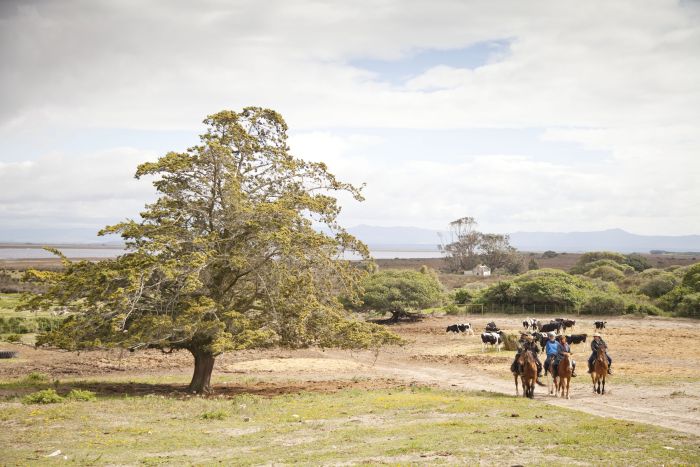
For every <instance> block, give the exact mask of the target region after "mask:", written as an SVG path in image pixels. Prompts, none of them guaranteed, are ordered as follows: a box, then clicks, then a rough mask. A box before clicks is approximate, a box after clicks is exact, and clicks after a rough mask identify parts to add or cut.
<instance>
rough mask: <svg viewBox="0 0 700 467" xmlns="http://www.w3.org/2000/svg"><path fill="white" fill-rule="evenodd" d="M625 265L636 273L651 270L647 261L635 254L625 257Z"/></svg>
mask: <svg viewBox="0 0 700 467" xmlns="http://www.w3.org/2000/svg"><path fill="white" fill-rule="evenodd" d="M625 264H627V265H628V266H631V267H632V268H634V270H635V271H637V272H641V271H644V270H646V269H650V268H651V263H650V262H649V260H648V259H647V258H645V257H644V256H642V255H640V254H637V253H632V254H631V255H627V256H625Z"/></svg>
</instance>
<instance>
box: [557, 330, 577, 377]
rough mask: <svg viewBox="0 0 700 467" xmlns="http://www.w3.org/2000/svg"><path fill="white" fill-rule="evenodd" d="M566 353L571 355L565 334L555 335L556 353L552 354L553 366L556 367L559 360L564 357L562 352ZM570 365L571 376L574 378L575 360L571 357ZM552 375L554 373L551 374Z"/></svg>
mask: <svg viewBox="0 0 700 467" xmlns="http://www.w3.org/2000/svg"><path fill="white" fill-rule="evenodd" d="M565 352H566V353H568V354H569V355H571V346H570V345H569V344H568V343H567V342H566V336H565V335H563V334H561V335H559V336H557V354H556V355H555V356H554V366H555V367H558V366H559V362H561V360H562V358H564V353H565ZM571 367H572V370H573V371H572V372H571V377H572V378H575V377H576V361H575V360H574V359H573V358H572V359H571ZM552 376H554V375H552Z"/></svg>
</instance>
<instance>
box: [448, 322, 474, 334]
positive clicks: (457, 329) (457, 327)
mask: <svg viewBox="0 0 700 467" xmlns="http://www.w3.org/2000/svg"><path fill="white" fill-rule="evenodd" d="M445 332H452V333H454V334H459V333H467V332H468V333H469V334H471V335H472V336H473V335H474V330H473V329H472V325H471V323H461V324H450V325H449V326H447V330H446V331H445Z"/></svg>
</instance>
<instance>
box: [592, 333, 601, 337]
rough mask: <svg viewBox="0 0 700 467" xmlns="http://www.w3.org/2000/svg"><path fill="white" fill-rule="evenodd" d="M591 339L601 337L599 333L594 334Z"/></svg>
mask: <svg viewBox="0 0 700 467" xmlns="http://www.w3.org/2000/svg"><path fill="white" fill-rule="evenodd" d="M593 337H602V336H601V335H600V333H599V332H596V333H595V334H593Z"/></svg>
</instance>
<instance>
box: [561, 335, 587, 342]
mask: <svg viewBox="0 0 700 467" xmlns="http://www.w3.org/2000/svg"><path fill="white" fill-rule="evenodd" d="M587 337H588V334H571V335H570V336H566V342H568V343H569V344H580V343H582V342H586V338H587Z"/></svg>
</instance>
